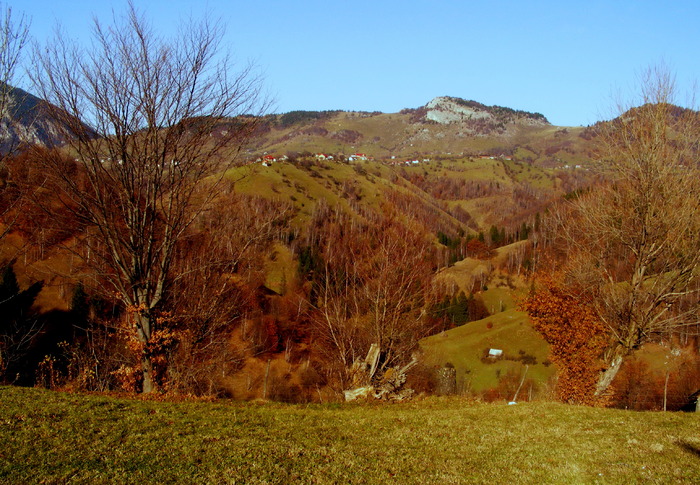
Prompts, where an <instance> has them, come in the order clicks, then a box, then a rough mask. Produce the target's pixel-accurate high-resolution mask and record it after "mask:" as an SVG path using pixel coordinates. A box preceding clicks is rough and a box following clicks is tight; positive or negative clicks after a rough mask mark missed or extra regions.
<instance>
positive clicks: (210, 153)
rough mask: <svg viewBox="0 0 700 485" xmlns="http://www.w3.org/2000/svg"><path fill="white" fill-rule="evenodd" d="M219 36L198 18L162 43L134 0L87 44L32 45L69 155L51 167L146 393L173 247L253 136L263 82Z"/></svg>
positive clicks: (38, 76) (41, 86)
mask: <svg viewBox="0 0 700 485" xmlns="http://www.w3.org/2000/svg"><path fill="white" fill-rule="evenodd" d="M222 33H223V32H222V28H221V26H220V24H217V23H213V22H211V21H209V20H208V19H205V20H203V21H201V22H190V23H187V24H185V25H183V26H181V27H180V28H179V29H178V30H177V34H176V37H175V38H172V39H169V38H164V37H162V36H160V35H158V34H157V33H156V32H155V31H154V30H153V29H152V28H151V27H150V26H149V24H148V23H147V21H146V20H145V19H144V18H143V16H142V15H140V14H139V13H138V12H137V11H136V9H135V7H134V5H133V4H131V3H130V4H129V7H128V9H127V11H126V14H125V15H124V16H123V17H117V16H115V17H114V19H113V21H112V24H111V25H103V24H102V23H101V22H99V21H98V20H95V23H94V28H93V43H92V45H91V46H90V47H83V46H79V45H75V44H72V43H70V42H69V41H68V40H67V39H69V36H67V35H61V34H60V33H58V34H57V35H56V37H55V39H53V40H52V41H51V43H49V44H47V45H46V46H45V47H44V48H43V49H37V50H36V51H35V66H36V69H35V71H34V72H33V74H32V75H33V79H34V81H35V84H36V86H37V88H38V91H39V92H40V94H41V95H42V96H43V97H44V99H46V100H48V101H49V102H50V103H52V105H51V106H50V107H49V110H50V115H51V116H52V117H54V118H55V119H56V121H58V123H57V126H59V127H61V129H63V130H64V131H65V133H64V134H65V138H66V139H67V140H68V143H69V152H70V153H71V158H73V157H74V158H75V162H73V160H70V161H67V160H66V158H65V156H64V155H62V154H60V153H58V152H54V153H53V155H50V156H46V157H45V158H44V162H45V163H46V169H47V170H46V171H47V174H48V176H49V177H50V179H51V181H52V182H54V183H55V187H56V190H57V195H58V196H59V197H60V198H61V200H62V201H63V203H64V204H65V206H66V207H68V208H69V209H70V210H71V211H72V212H73V213H74V214H75V215H76V216H77V218H78V220H79V221H80V223H81V225H82V227H83V228H84V231H85V235H84V237H83V238H82V239H81V243H82V245H83V248H84V251H83V255H84V256H86V258H85V259H86V261H87V262H89V263H90V264H91V265H92V266H93V267H94V268H96V269H99V270H101V271H102V275H101V276H102V280H103V281H104V282H105V284H106V286H107V289H108V290H109V291H111V292H112V293H113V294H114V295H116V296H117V298H118V299H119V300H120V301H121V302H122V303H123V304H124V305H125V306H126V307H127V308H128V309H129V310H130V312H131V313H132V314H133V318H134V321H133V329H134V332H135V337H136V338H137V340H138V342H139V343H140V345H141V347H142V350H141V366H142V373H143V392H150V391H152V390H153V386H154V383H153V363H152V359H151V350H150V349H149V344H150V343H151V339H152V336H153V335H154V332H156V331H157V327H158V318H157V316H158V311H159V305H161V303H162V302H163V301H164V298H165V296H166V295H167V292H168V289H169V285H170V284H171V283H172V277H173V267H172V265H173V257H174V254H175V252H176V247H177V242H178V241H179V240H180V239H181V238H182V237H183V235H184V234H185V233H186V231H187V229H188V228H189V227H190V226H191V224H192V222H193V221H194V220H195V218H196V216H197V214H198V213H200V212H201V210H202V208H203V207H205V206H206V205H207V204H208V203H209V202H211V201H212V200H213V199H214V198H215V196H216V193H217V186H218V185H217V184H218V183H219V182H220V181H221V180H222V178H223V177H224V172H225V170H226V169H227V168H229V167H230V166H231V164H232V163H233V161H234V160H236V155H237V153H238V151H239V150H240V149H241V147H242V146H243V144H244V143H245V141H246V140H247V138H248V137H249V136H250V134H251V133H252V125H253V124H254V119H255V118H254V117H248V116H241V115H244V114H246V113H253V112H255V111H256V110H258V109H260V108H261V95H260V88H261V81H260V79H259V77H257V76H256V75H255V73H254V70H253V68H252V66H247V67H244V68H243V69H242V70H240V71H238V72H237V73H233V71H232V64H231V61H230V58H229V57H228V56H226V55H224V54H223V53H222V52H221V49H220V45H219V43H220V40H221V37H222ZM72 164H76V165H77V167H78V170H77V171H78V174H77V175H75V170H69V169H68V168H70V165H72Z"/></svg>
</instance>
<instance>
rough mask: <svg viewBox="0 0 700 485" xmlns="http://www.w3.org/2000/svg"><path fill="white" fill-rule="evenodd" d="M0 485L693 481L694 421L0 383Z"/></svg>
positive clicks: (565, 410)
mask: <svg viewBox="0 0 700 485" xmlns="http://www.w3.org/2000/svg"><path fill="white" fill-rule="evenodd" d="M0 403H1V404H0V438H1V439H2V441H3V443H4V446H3V450H2V452H1V453H0V482H2V483H144V484H146V483H441V484H444V483H486V482H491V483H621V484H622V483H625V484H627V483H641V482H644V483H692V482H697V481H698V480H700V466H699V465H700V462H699V460H700V436H699V435H698V433H697V430H698V428H699V425H700V421H698V419H700V418H699V416H698V415H696V414H682V413H635V412H628V411H620V410H611V409H595V408H585V407H576V406H566V405H563V404H555V403H543V402H534V403H528V404H518V405H516V406H506V405H496V404H491V405H488V404H477V403H473V402H469V401H465V400H462V399H457V398H453V399H443V398H430V399H426V400H418V401H414V402H410V403H405V404H397V405H381V404H380V405H377V404H374V405H371V404H354V405H332V404H331V405H328V404H316V405H283V404H273V403H240V402H229V401H219V402H216V403H206V402H180V403H170V402H153V401H138V400H129V399H119V398H113V397H103V396H86V395H79V394H63V393H59V392H50V391H43V390H38V389H27V388H13V387H2V388H0Z"/></svg>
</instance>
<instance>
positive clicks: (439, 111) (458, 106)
mask: <svg viewBox="0 0 700 485" xmlns="http://www.w3.org/2000/svg"><path fill="white" fill-rule="evenodd" d="M424 109H425V111H426V113H425V120H426V121H432V122H435V123H439V124H451V123H470V122H479V123H484V122H486V123H493V124H507V123H520V124H529V125H538V126H544V125H548V124H549V121H547V118H545V117H544V115H542V114H540V113H530V112H528V111H520V110H514V109H511V108H505V107H503V106H486V105H484V104H481V103H479V102H477V101H471V100H465V99H462V98H456V97H452V96H438V97H437V98H434V99H432V100H431V101H430V102H429V103H428V104H426V105H425V106H424Z"/></svg>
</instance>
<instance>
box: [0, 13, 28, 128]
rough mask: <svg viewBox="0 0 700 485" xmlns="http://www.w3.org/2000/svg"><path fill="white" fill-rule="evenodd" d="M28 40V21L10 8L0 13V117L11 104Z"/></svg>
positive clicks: (5, 114) (4, 114) (5, 113)
mask: <svg viewBox="0 0 700 485" xmlns="http://www.w3.org/2000/svg"><path fill="white" fill-rule="evenodd" d="M28 39H29V21H28V20H27V18H26V17H25V16H24V15H20V16H19V17H17V16H16V15H14V16H13V14H12V7H6V8H4V9H3V11H2V12H0V115H2V116H3V117H5V116H7V114H8V113H7V112H8V108H10V106H11V104H12V102H11V97H10V94H11V92H12V89H13V88H12V86H11V83H12V82H14V79H15V77H16V76H15V75H16V73H17V68H18V67H19V65H20V61H21V56H22V53H23V51H24V48H25V46H26V44H27V41H28Z"/></svg>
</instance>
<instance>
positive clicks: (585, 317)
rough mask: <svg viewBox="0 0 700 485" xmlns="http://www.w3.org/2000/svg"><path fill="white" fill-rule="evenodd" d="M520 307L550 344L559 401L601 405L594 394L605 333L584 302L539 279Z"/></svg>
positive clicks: (554, 283) (571, 292)
mask: <svg viewBox="0 0 700 485" xmlns="http://www.w3.org/2000/svg"><path fill="white" fill-rule="evenodd" d="M521 307H522V309H523V310H525V311H526V312H527V313H528V314H529V316H530V319H531V320H532V323H533V326H534V327H535V329H536V330H537V331H538V332H539V333H540V334H542V336H543V337H544V339H545V340H546V341H547V342H548V343H549V345H550V351H551V355H552V360H553V361H554V362H555V363H556V364H557V365H558V367H559V379H558V382H557V394H558V396H559V398H560V399H561V400H562V401H564V402H568V403H571V404H586V405H602V404H605V403H604V402H603V399H601V397H600V396H595V395H594V394H595V390H596V383H597V381H598V376H599V374H600V371H601V370H602V368H603V362H602V360H601V355H602V353H603V351H604V350H605V348H606V345H607V340H608V339H607V332H608V330H607V328H606V327H605V325H604V324H603V322H601V321H600V319H598V318H597V317H596V314H595V312H594V311H593V309H592V308H591V307H590V306H589V305H588V304H587V302H586V301H585V300H584V299H583V298H582V297H581V296H579V295H578V294H577V293H576V292H575V291H572V290H571V289H568V288H567V289H564V288H562V287H561V286H559V285H558V284H557V283H556V281H555V280H554V278H552V277H543V278H541V279H540V280H539V284H538V286H537V288H536V289H534V290H533V291H532V292H531V293H530V294H529V295H528V297H527V298H526V299H524V300H523V301H522V302H521Z"/></svg>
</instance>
